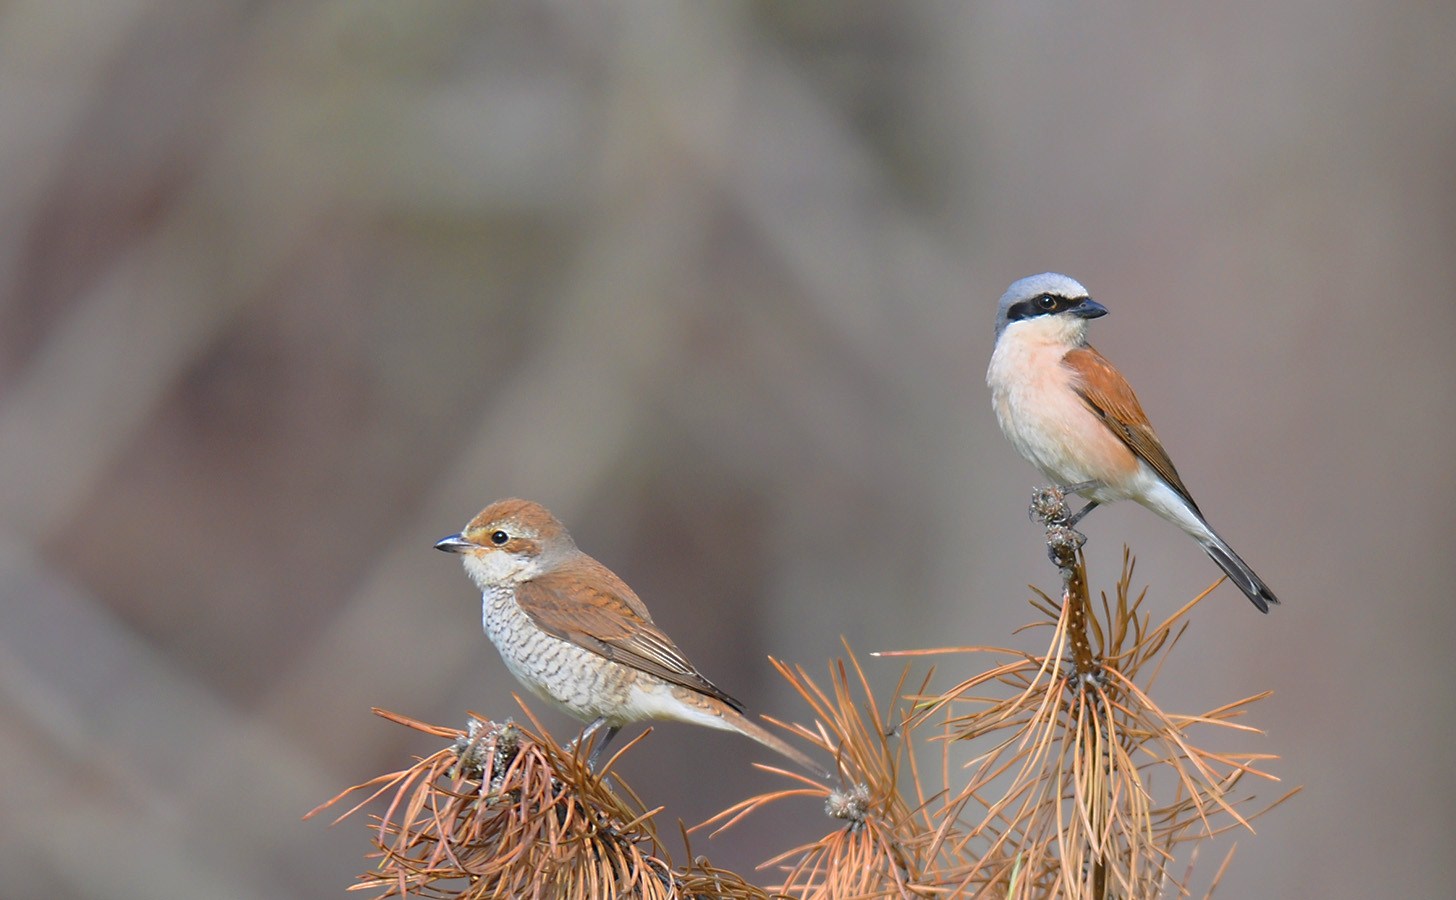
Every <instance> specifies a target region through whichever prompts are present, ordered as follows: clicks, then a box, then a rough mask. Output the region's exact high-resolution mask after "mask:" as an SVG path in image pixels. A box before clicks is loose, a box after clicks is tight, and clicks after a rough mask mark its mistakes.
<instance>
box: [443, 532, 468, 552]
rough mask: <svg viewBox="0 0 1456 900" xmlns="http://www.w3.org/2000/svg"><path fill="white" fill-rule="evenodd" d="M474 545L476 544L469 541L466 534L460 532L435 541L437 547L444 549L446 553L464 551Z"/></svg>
mask: <svg viewBox="0 0 1456 900" xmlns="http://www.w3.org/2000/svg"><path fill="white" fill-rule="evenodd" d="M473 546H475V545H474V544H472V543H470V542H469V541H467V540H466V539H465V538H464V536H462V535H458V534H452V535H450V536H449V537H442V538H440V539H439V540H438V541H436V542H435V549H436V550H443V551H445V552H446V553H464V552H465V551H466V550H469V549H470V548H471V547H473Z"/></svg>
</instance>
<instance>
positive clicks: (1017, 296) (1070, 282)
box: [996, 272, 1087, 337]
mask: <svg viewBox="0 0 1456 900" xmlns="http://www.w3.org/2000/svg"><path fill="white" fill-rule="evenodd" d="M1042 294H1054V295H1056V296H1058V297H1066V298H1068V299H1075V298H1077V297H1085V296H1087V289H1086V288H1084V287H1082V285H1081V283H1080V282H1078V281H1077V280H1076V279H1075V278H1069V277H1067V276H1066V275H1062V274H1061V273H1059V272H1042V273H1041V274H1040V275H1028V276H1026V277H1025V278H1021V279H1018V280H1016V281H1013V282H1011V287H1009V288H1007V289H1006V293H1004V294H1002V295H1001V305H1000V306H998V307H996V336H997V337H1000V336H1001V332H1003V331H1005V330H1006V323H1007V321H1008V320H1007V317H1006V314H1007V312H1008V311H1009V310H1010V309H1011V307H1012V306H1014V305H1016V304H1017V303H1020V302H1021V301H1023V300H1030V299H1031V298H1033V297H1039V296H1041V295H1042Z"/></svg>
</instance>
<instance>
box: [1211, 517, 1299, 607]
mask: <svg viewBox="0 0 1456 900" xmlns="http://www.w3.org/2000/svg"><path fill="white" fill-rule="evenodd" d="M1209 534H1210V535H1211V538H1201V539H1200V540H1199V543H1200V544H1202V545H1203V549H1204V550H1207V551H1208V555H1209V556H1210V557H1212V558H1213V561H1214V562H1216V563H1218V567H1219V568H1220V569H1223V570H1224V572H1225V573H1227V574H1228V577H1229V581H1232V582H1233V583H1234V584H1235V585H1237V586H1238V589H1239V590H1241V591H1243V592H1244V594H1245V595H1247V596H1248V598H1249V600H1250V601H1251V602H1252V603H1253V604H1254V605H1255V606H1257V607H1258V608H1259V612H1261V613H1266V612H1268V611H1269V604H1271V603H1278V602H1279V599H1278V598H1277V597H1275V596H1274V592H1273V591H1271V590H1269V585H1267V584H1265V583H1264V580H1263V579H1262V578H1260V577H1259V576H1258V575H1255V574H1254V570H1253V569H1251V568H1249V564H1248V563H1246V562H1244V561H1243V560H1242V559H1239V555H1238V554H1237V553H1235V552H1234V548H1232V547H1230V546H1229V545H1228V544H1227V543H1225V542H1224V540H1223V538H1221V537H1219V536H1218V535H1216V534H1213V533H1212V531H1211V530H1210V532H1209Z"/></svg>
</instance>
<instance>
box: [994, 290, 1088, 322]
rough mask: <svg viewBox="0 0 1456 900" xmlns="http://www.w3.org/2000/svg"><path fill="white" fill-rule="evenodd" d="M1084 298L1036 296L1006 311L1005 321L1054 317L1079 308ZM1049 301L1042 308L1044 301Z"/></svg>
mask: <svg viewBox="0 0 1456 900" xmlns="http://www.w3.org/2000/svg"><path fill="white" fill-rule="evenodd" d="M1086 299H1087V298H1086V297H1060V296H1057V295H1056V294H1037V295H1036V296H1035V297H1032V298H1030V299H1028V300H1019V301H1017V302H1016V303H1013V304H1011V306H1010V307H1009V308H1008V309H1007V310H1006V319H1007V321H1009V322H1015V321H1017V320H1019V319H1032V318H1035V317H1037V316H1054V315H1056V314H1057V313H1061V312H1066V311H1067V310H1069V309H1075V308H1076V307H1078V306H1081V305H1082V303H1083V302H1084V301H1085V300H1086ZM1047 300H1051V301H1052V303H1051V305H1050V306H1044V305H1043V304H1044V303H1045V301H1047Z"/></svg>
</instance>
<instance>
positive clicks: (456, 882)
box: [309, 706, 768, 900]
mask: <svg viewBox="0 0 1456 900" xmlns="http://www.w3.org/2000/svg"><path fill="white" fill-rule="evenodd" d="M522 708H523V709H524V708H525V707H524V706H523V707H522ZM375 712H376V713H378V714H379V715H381V716H384V717H385V718H388V719H391V720H392V721H395V722H398V723H400V724H403V725H407V726H409V727H411V728H414V729H417V730H419V731H423V732H425V733H427V734H430V735H433V736H436V737H441V738H448V739H452V740H453V744H451V745H450V746H448V747H446V748H444V749H441V750H439V751H438V752H436V753H434V754H432V755H431V756H428V757H425V758H424V759H421V760H419V761H418V762H416V763H415V765H413V766H411V767H409V768H408V769H405V770H403V771H400V772H395V773H393V774H390V775H384V776H380V777H379V778H375V779H373V780H371V781H368V782H365V783H364V784H361V785H357V786H355V787H352V788H350V789H349V790H347V791H344V792H343V793H342V794H340V795H339V796H337V797H335V798H333V799H332V800H330V801H328V802H327V803H325V804H323V805H322V806H320V807H319V808H318V809H315V810H314V811H313V812H311V813H309V815H314V814H315V813H318V812H320V811H322V810H324V809H326V808H328V807H331V806H333V805H335V804H337V803H338V802H339V801H341V800H342V799H343V798H344V797H346V796H348V795H349V794H351V793H354V792H356V791H366V792H368V793H367V795H366V796H365V798H364V799H363V800H362V801H360V802H359V803H358V804H357V805H355V806H353V807H352V808H350V809H349V810H347V811H346V812H344V813H343V814H342V815H340V816H339V817H338V819H336V820H335V821H338V820H339V819H344V818H346V817H348V816H350V815H352V814H353V813H355V812H357V811H359V810H360V809H361V808H362V807H364V806H365V805H367V804H369V803H370V802H371V801H373V800H375V799H377V798H380V797H385V796H388V797H389V803H388V805H387V807H386V809H385V811H384V813H383V814H381V815H380V816H378V817H376V820H375V825H374V827H373V829H372V830H373V832H374V844H375V848H376V849H375V853H373V854H372V856H374V857H375V858H377V859H378V860H379V862H378V865H377V867H376V868H375V869H374V870H373V871H371V872H368V873H365V874H364V875H363V876H361V880H360V883H358V884H355V885H353V886H352V888H351V889H353V890H369V891H374V892H375V896H378V897H391V896H415V897H459V898H469V900H478V898H480V900H483V898H528V897H529V898H553V900H554V898H564V900H588V898H601V897H639V898H645V900H656V898H662V900H667V898H693V897H724V898H744V900H767V896H768V895H767V894H765V893H764V892H763V891H761V890H759V889H758V888H755V887H753V886H752V885H750V884H748V883H747V882H745V881H744V880H743V879H742V878H739V877H738V876H736V875H734V874H733V873H731V872H725V871H722V870H718V869H714V868H713V867H712V866H711V865H710V864H709V863H708V862H707V861H706V860H704V859H702V858H700V857H696V858H695V857H692V856H691V850H690V849H689V850H688V855H689V859H691V860H692V862H691V863H690V864H689V865H688V866H686V867H682V868H675V867H674V866H673V864H672V862H671V860H670V858H669V857H668V855H667V853H666V851H665V849H664V847H663V845H662V842H661V840H660V839H659V837H658V834H657V831H656V829H655V828H654V826H653V822H652V818H653V815H654V814H655V813H656V812H657V810H647V809H645V808H644V807H643V805H642V803H641V801H640V800H639V799H638V798H637V796H636V795H635V794H634V793H633V792H632V790H631V788H629V787H628V786H627V785H626V784H625V783H623V782H622V781H621V780H620V779H618V778H617V777H616V776H615V775H612V776H611V778H612V780H613V781H615V782H616V785H617V788H618V790H613V789H612V788H611V787H609V786H608V784H607V774H608V772H609V771H610V769H611V767H612V764H613V763H615V762H616V760H617V759H618V758H620V756H621V755H622V754H623V753H625V752H627V751H628V750H629V749H630V748H631V747H632V746H633V745H634V744H635V743H636V741H633V742H632V743H631V744H628V745H627V746H625V747H623V749H622V750H620V751H618V752H617V754H616V755H615V756H613V757H612V759H611V760H610V761H609V762H608V763H607V764H606V765H604V766H603V770H602V772H601V773H600V774H596V773H593V772H592V771H591V770H590V769H589V768H588V767H587V764H586V758H587V757H586V755H585V754H584V752H583V751H584V750H585V749H587V748H578V752H571V751H567V750H565V749H563V748H562V747H560V746H559V745H558V744H557V743H556V742H555V741H554V740H552V739H551V737H550V736H549V735H548V734H547V733H546V732H545V730H544V729H542V728H541V726H540V724H539V723H538V722H536V721H535V719H534V718H531V714H530V711H529V710H527V711H526V715H527V717H528V718H531V724H532V729H531V730H528V729H526V728H522V727H520V726H518V725H515V724H514V723H511V722H506V723H502V724H497V723H492V722H487V721H485V720H483V719H480V718H479V717H475V718H473V719H472V720H471V722H470V726H469V728H468V729H467V730H466V731H460V730H458V729H451V728H442V727H439V726H433V725H426V724H423V723H420V722H416V721H414V720H410V719H406V718H404V717H401V716H396V715H394V714H393V713H387V712H384V711H382V710H375ZM640 739H641V738H640V736H639V738H638V740H640ZM684 840H686V836H684Z"/></svg>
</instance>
